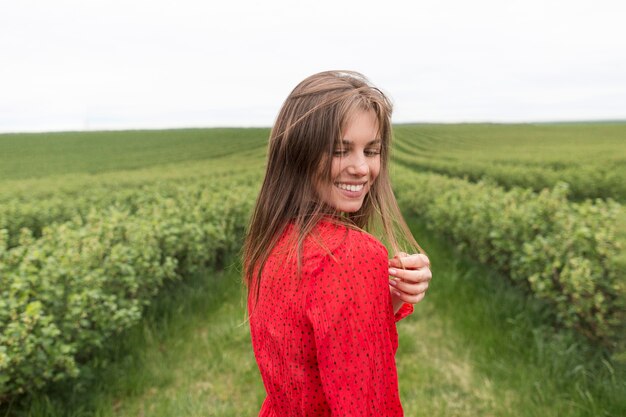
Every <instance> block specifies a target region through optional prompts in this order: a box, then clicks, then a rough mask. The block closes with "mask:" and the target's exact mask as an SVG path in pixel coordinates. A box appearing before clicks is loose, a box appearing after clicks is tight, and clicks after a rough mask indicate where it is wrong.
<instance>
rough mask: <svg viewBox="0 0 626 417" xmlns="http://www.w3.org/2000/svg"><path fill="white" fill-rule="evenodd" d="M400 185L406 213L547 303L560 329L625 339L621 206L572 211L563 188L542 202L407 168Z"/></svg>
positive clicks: (602, 339) (583, 206)
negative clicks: (619, 260) (618, 235)
mask: <svg viewBox="0 0 626 417" xmlns="http://www.w3.org/2000/svg"><path fill="white" fill-rule="evenodd" d="M395 184H396V192H397V195H398V199H399V203H400V206H401V207H403V208H404V209H405V210H407V211H408V212H409V213H411V214H415V215H416V216H418V217H420V218H421V219H423V221H424V222H425V223H426V225H427V227H428V228H429V229H430V230H432V231H433V232H435V233H438V234H440V235H442V236H445V237H446V238H448V239H449V240H451V241H452V242H454V243H456V244H457V245H458V247H459V248H460V249H461V250H463V251H464V252H465V253H467V254H469V255H471V256H474V257H476V258H478V260H479V261H480V262H483V263H488V264H492V265H494V266H495V267H496V268H498V270H500V271H501V272H503V273H505V274H507V275H508V276H509V277H510V278H511V279H512V280H513V281H514V282H516V283H518V284H520V285H521V286H523V287H525V288H526V289H528V290H529V291H530V292H531V293H532V294H533V295H534V296H536V297H537V298H539V299H541V300H544V301H545V302H546V303H547V304H549V305H550V306H551V307H552V308H551V310H552V311H553V312H554V315H555V319H556V322H557V323H558V324H560V325H562V326H565V327H567V328H571V329H575V330H577V331H578V332H580V333H581V334H583V335H584V336H586V337H587V338H588V339H590V340H592V341H594V342H598V343H602V344H605V345H611V344H614V343H615V341H616V340H617V339H618V338H619V337H620V330H619V329H620V327H621V326H623V323H624V318H625V315H624V306H625V298H626V288H625V287H624V285H625V283H624V281H623V273H624V271H620V267H619V266H618V265H617V264H616V263H615V262H614V259H615V258H616V256H617V254H618V253H619V251H620V249H621V247H620V244H619V243H618V241H617V240H616V239H615V236H614V224H615V219H616V216H617V215H618V213H619V211H620V210H621V206H620V205H619V204H617V203H615V202H612V201H608V202H605V201H602V200H597V201H596V202H595V203H592V202H591V201H590V200H588V201H585V202H583V203H572V202H571V201H568V198H567V197H568V187H567V185H566V184H564V183H562V184H559V185H557V186H556V187H554V188H553V189H549V190H548V189H546V190H544V191H542V192H540V193H538V194H537V193H534V192H533V191H531V190H528V189H520V188H513V189H511V190H508V191H507V190H505V189H503V188H502V187H499V186H497V185H495V184H493V183H488V182H484V181H481V182H478V183H476V184H474V183H470V182H468V181H464V180H462V179H457V178H449V177H446V176H441V175H437V174H432V173H417V172H414V171H411V170H409V169H407V168H404V167H398V168H397V170H396V175H395ZM418 240H419V237H418Z"/></svg>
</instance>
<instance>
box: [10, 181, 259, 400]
mask: <svg viewBox="0 0 626 417" xmlns="http://www.w3.org/2000/svg"><path fill="white" fill-rule="evenodd" d="M253 189H254V188H253V187H251V186H249V185H235V184H231V183H220V182H219V181H218V183H216V184H211V186H208V185H207V184H202V183H196V184H193V185H188V186H184V185H179V186H178V187H166V189H159V188H158V187H156V188H154V189H152V190H151V193H147V191H146V190H144V196H143V198H142V199H140V200H139V203H138V204H136V207H134V210H131V209H130V208H129V207H123V206H115V205H112V206H108V207H95V208H92V209H90V210H89V211H88V213H86V214H85V215H79V216H75V217H74V218H72V219H70V220H69V221H66V222H63V223H53V224H51V225H48V226H45V227H43V228H42V231H41V237H39V238H35V237H34V236H33V233H32V231H31V230H29V229H26V228H24V229H22V230H21V232H20V234H19V238H18V241H17V245H16V246H14V247H9V245H8V240H9V233H8V231H7V230H6V229H2V230H0V402H2V400H3V399H5V400H6V399H8V398H11V397H12V396H15V395H18V394H20V393H24V392H26V391H33V390H37V389H39V388H41V387H44V386H45V385H46V384H48V383H50V382H51V381H59V380H63V379H67V378H73V377H76V376H77V375H79V374H80V370H81V364H83V363H85V361H86V360H88V358H89V357H90V355H92V354H93V352H94V351H95V350H97V349H99V348H100V347H102V346H103V344H104V342H105V341H106V340H107V339H109V338H110V337H111V336H112V335H114V334H119V333H120V332H121V331H123V330H124V329H127V328H128V327H130V326H132V325H134V324H135V323H137V322H138V321H139V320H140V318H141V315H142V310H143V308H144V307H145V306H146V305H147V304H148V303H149V302H150V299H151V298H152V297H153V296H154V295H155V294H156V293H157V292H158V291H159V289H160V288H161V287H162V286H163V285H164V283H166V282H168V281H173V280H176V279H179V278H180V277H182V276H185V275H187V274H190V273H192V272H194V271H196V270H197V269H198V268H205V267H210V266H215V265H216V264H219V263H220V262H221V261H222V260H223V258H224V257H225V256H226V255H228V254H229V253H232V252H233V251H236V250H238V248H239V246H240V237H241V236H242V234H243V228H244V226H245V224H246V220H247V216H248V214H249V210H250V206H251V204H252V202H253V200H254V196H253V194H252V190H253ZM104 200H106V198H104V197H103V201H104ZM69 204H70V205H71V203H69Z"/></svg>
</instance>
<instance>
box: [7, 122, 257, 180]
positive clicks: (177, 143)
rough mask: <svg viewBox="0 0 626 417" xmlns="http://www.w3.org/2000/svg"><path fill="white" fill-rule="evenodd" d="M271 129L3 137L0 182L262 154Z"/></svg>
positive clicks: (39, 134)
mask: <svg viewBox="0 0 626 417" xmlns="http://www.w3.org/2000/svg"><path fill="white" fill-rule="evenodd" d="M268 135H269V129H257V128H252V129H239V128H237V129H227V128H224V129H179V130H136V131H133V130H129V131H119V132H116V131H110V132H62V133H32V134H4V135H0V182H1V181H3V180H17V179H33V178H44V177H48V176H54V175H63V174H70V173H83V174H100V173H105V172H112V171H119V170H132V169H138V168H146V167H151V166H157V165H162V164H172V163H189V162H194V161H206V160H211V159H216V158H219V157H222V156H225V155H232V154H238V153H241V152H247V151H250V150H257V151H258V152H259V153H262V152H263V149H264V148H265V146H266V144H267V138H268Z"/></svg>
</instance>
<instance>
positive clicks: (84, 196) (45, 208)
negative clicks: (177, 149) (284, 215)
mask: <svg viewBox="0 0 626 417" xmlns="http://www.w3.org/2000/svg"><path fill="white" fill-rule="evenodd" d="M224 181H228V184H230V185H244V184H252V183H254V181H256V179H255V176H254V175H251V174H249V173H245V172H244V173H243V174H241V173H240V174H238V175H233V174H232V172H226V173H220V172H219V171H218V172H216V173H215V174H214V175H213V176H212V177H211V178H207V177H194V178H183V179H180V178H175V179H167V180H164V181H154V180H150V179H146V180H145V182H143V183H133V184H132V185H130V186H129V185H122V186H120V185H117V184H116V183H112V184H106V183H104V184H98V185H92V186H90V187H88V188H87V189H85V187H82V188H79V189H73V190H65V191H58V192H57V193H55V194H54V195H51V196H48V197H46V198H35V199H31V198H23V197H15V198H12V199H6V200H5V201H2V203H1V204H0V229H5V230H6V232H7V233H8V237H7V238H6V239H7V242H8V243H7V244H8V247H9V248H12V247H14V246H16V245H17V244H18V240H19V236H20V230H22V229H23V228H27V229H29V230H30V231H31V232H32V233H33V235H34V237H36V238H38V237H40V236H41V233H42V230H43V228H44V227H46V226H49V225H52V224H54V223H63V222H66V221H69V220H70V219H73V218H75V217H80V218H82V219H83V220H85V219H86V216H87V214H88V213H89V211H90V210H92V209H94V208H96V209H102V208H106V207H109V206H116V207H118V208H121V209H123V210H127V211H129V212H130V213H131V214H134V213H136V212H137V210H139V208H141V207H144V206H146V205H147V206H150V205H153V204H154V203H155V201H157V200H158V199H161V198H163V197H170V196H176V195H177V194H178V192H179V189H180V186H181V185H185V186H194V185H197V186H201V187H202V189H203V190H204V191H205V192H207V191H208V190H209V189H210V190H213V191H217V190H219V189H220V188H221V187H222V184H223V183H224ZM230 185H229V186H230Z"/></svg>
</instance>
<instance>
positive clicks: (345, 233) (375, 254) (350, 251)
mask: <svg viewBox="0 0 626 417" xmlns="http://www.w3.org/2000/svg"><path fill="white" fill-rule="evenodd" d="M307 249H308V250H307ZM304 252H305V253H309V254H314V255H330V256H331V257H333V256H335V257H343V256H351V255H354V254H356V253H358V254H359V257H370V258H379V257H382V258H385V260H386V259H387V249H386V248H385V246H384V245H383V244H382V243H381V242H380V241H379V240H378V239H376V238H375V237H374V236H372V235H371V234H369V233H367V232H366V231H364V230H362V229H359V228H357V227H353V226H350V225H348V224H345V223H341V222H338V221H335V220H328V219H322V220H321V221H320V222H318V224H317V225H316V227H315V228H314V229H313V231H312V233H311V235H310V236H309V238H308V239H307V241H306V242H305V247H304Z"/></svg>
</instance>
